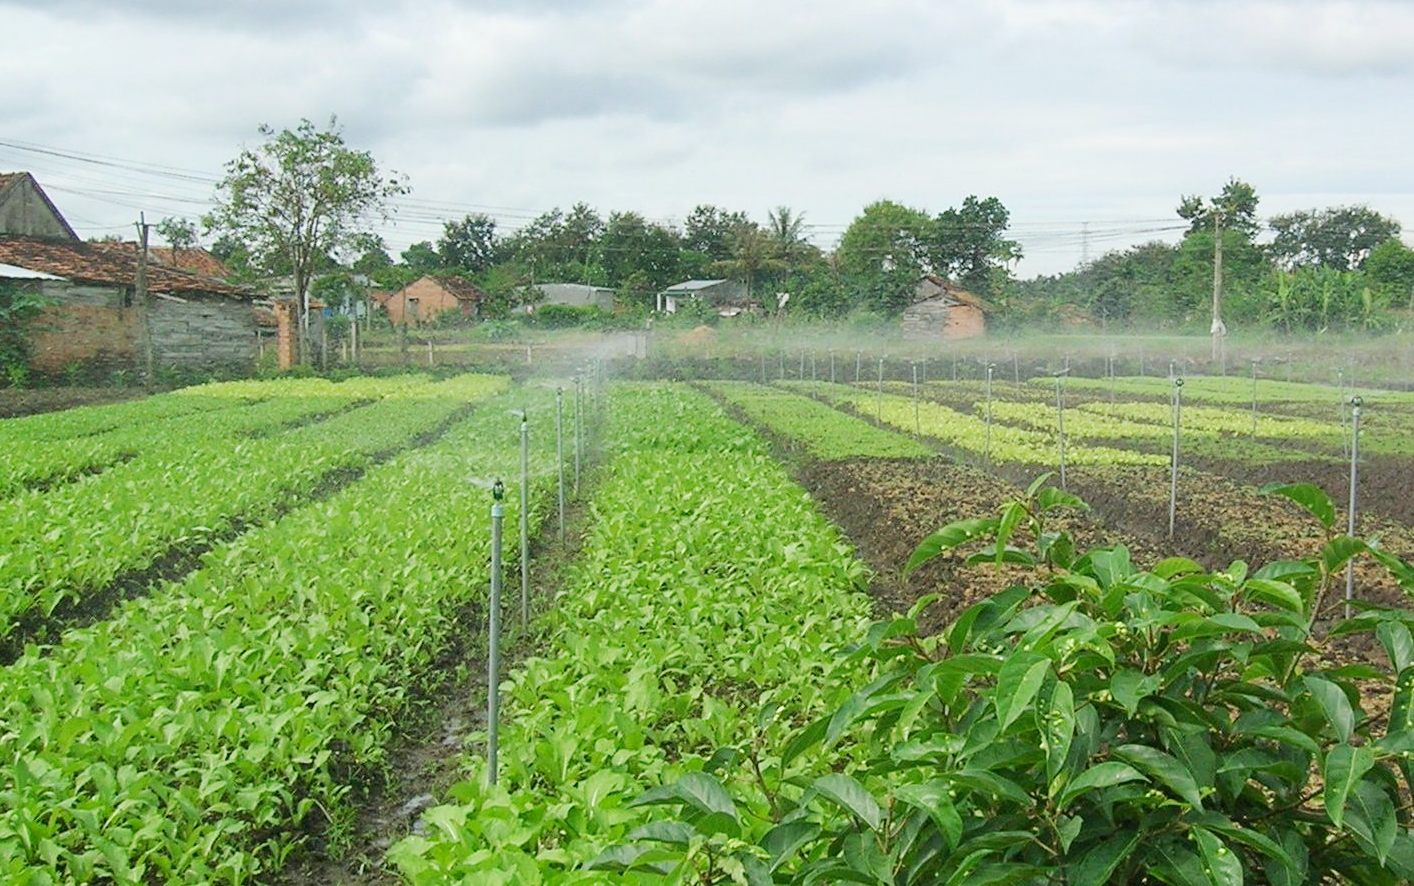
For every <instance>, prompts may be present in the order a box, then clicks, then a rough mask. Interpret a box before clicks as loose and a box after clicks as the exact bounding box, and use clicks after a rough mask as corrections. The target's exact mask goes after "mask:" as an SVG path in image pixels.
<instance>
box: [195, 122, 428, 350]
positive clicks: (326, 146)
mask: <svg viewBox="0 0 1414 886" xmlns="http://www.w3.org/2000/svg"><path fill="white" fill-rule="evenodd" d="M259 131H260V134H261V135H262V136H263V137H264V138H265V142H264V143H263V144H261V145H260V146H258V147H256V148H253V149H246V150H243V151H241V152H240V154H239V155H237V157H236V158H235V159H234V160H232V161H230V162H229V163H227V164H226V175H225V177H224V178H223V179H222V180H221V181H220V183H219V184H218V185H217V186H216V208H215V209H214V210H212V211H211V213H210V214H208V215H207V216H206V218H205V225H206V227H207V229H208V230H213V231H219V232H221V233H226V234H230V235H233V236H234V237H236V238H237V239H239V240H240V241H241V242H243V243H245V244H246V245H247V246H248V247H249V248H250V250H251V253H252V254H253V255H254V256H255V257H256V259H257V260H258V261H261V262H262V263H263V264H270V263H271V260H272V259H273V258H275V257H276V256H279V257H282V258H283V259H284V260H285V261H287V262H288V264H289V268H290V274H291V276H292V277H293V278H294V290H295V298H296V300H297V301H298V304H299V311H300V328H301V330H302V332H304V333H307V332H308V329H309V285H310V282H311V280H312V279H313V276H314V274H315V273H316V272H317V270H318V268H319V266H320V263H321V262H323V261H327V260H328V257H329V256H330V255H331V254H334V253H337V252H339V251H341V250H346V249H349V248H350V247H352V246H354V245H355V244H356V242H357V238H358V236H359V235H360V234H362V233H364V232H365V231H364V225H366V224H367V223H368V221H369V220H370V218H372V217H374V216H381V217H383V218H384V219H386V218H387V217H388V214H389V212H390V204H389V201H391V200H392V198H394V197H397V196H399V195H401V194H406V193H407V192H408V187H407V184H406V182H405V180H404V179H403V178H401V177H400V176H398V175H397V174H396V173H393V174H390V175H387V176H384V175H383V174H382V172H381V171H380V170H379V168H378V164H377V163H376V162H375V161H374V159H373V155H372V154H370V153H368V152H367V151H358V150H354V149H352V148H350V147H348V146H347V145H346V144H345V143H344V137H343V133H342V132H341V130H340V129H339V126H338V120H337V119H336V118H334V117H330V118H329V124H328V127H327V128H325V129H318V128H316V127H315V125H314V124H313V123H311V122H310V121H309V120H301V121H300V123H299V125H298V126H296V127H295V128H294V129H283V130H280V131H279V132H276V131H275V130H274V129H273V128H272V127H270V126H268V125H261V127H260V130H259ZM305 350H306V352H307V350H308V349H307V348H306V349H305Z"/></svg>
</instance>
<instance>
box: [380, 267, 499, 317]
mask: <svg viewBox="0 0 1414 886" xmlns="http://www.w3.org/2000/svg"><path fill="white" fill-rule="evenodd" d="M485 301H486V293H484V292H482V291H481V290H480V289H479V288H477V286H476V284H474V283H472V282H471V281H470V280H467V279H466V278H465V277H431V276H427V277H423V278H421V279H419V280H414V281H413V282H411V283H409V284H408V285H406V286H404V287H403V288H402V289H399V290H398V291H397V292H396V293H394V294H393V297H392V298H390V299H388V301H387V302H386V303H384V305H383V307H384V308H385V309H386V310H387V311H388V319H390V320H392V321H393V325H395V326H401V325H403V324H407V325H409V326H416V325H418V324H419V323H426V322H428V321H429V320H431V319H432V318H434V317H436V316H438V315H439V314H444V313H446V312H448V311H458V312H460V314H461V315H462V316H463V317H480V316H481V305H482V303H483V302H485Z"/></svg>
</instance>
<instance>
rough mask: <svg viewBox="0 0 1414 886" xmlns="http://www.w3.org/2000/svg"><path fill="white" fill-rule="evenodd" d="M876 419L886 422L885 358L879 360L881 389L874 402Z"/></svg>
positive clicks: (879, 388) (878, 390)
mask: <svg viewBox="0 0 1414 886" xmlns="http://www.w3.org/2000/svg"><path fill="white" fill-rule="evenodd" d="M874 417H875V418H877V419H878V420H879V421H883V420H884V358H883V357H880V358H879V387H878V389H877V396H876V399H875V401H874Z"/></svg>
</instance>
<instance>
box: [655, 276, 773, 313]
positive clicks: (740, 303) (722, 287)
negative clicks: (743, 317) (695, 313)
mask: <svg viewBox="0 0 1414 886" xmlns="http://www.w3.org/2000/svg"><path fill="white" fill-rule="evenodd" d="M693 299H696V300H699V301H701V302H703V303H705V304H706V305H708V306H709V307H710V308H712V309H713V310H714V311H716V312H717V313H718V314H720V315H721V316H723V317H735V316H737V315H738V314H743V313H749V312H753V311H759V310H760V309H761V304H760V303H759V302H756V301H754V300H752V299H751V297H750V296H749V295H747V290H746V284H745V283H743V282H741V281H740V280H686V281H684V282H682V283H679V284H677V285H676V286H669V287H668V288H667V289H664V290H663V291H662V292H660V293H658V305H657V307H658V310H659V312H661V313H664V314H676V313H677V311H678V309H679V308H681V307H682V306H683V305H685V304H687V303H688V302H689V301H691V300H693Z"/></svg>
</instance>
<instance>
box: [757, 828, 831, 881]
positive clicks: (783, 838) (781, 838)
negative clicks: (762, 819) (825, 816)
mask: <svg viewBox="0 0 1414 886" xmlns="http://www.w3.org/2000/svg"><path fill="white" fill-rule="evenodd" d="M819 835H820V826H819V825H818V824H815V823H814V822H813V821H786V822H782V823H780V824H778V825H776V826H775V827H773V828H771V829H770V830H769V831H767V832H766V835H765V836H764V837H762V838H761V848H762V849H765V850H766V852H767V853H768V854H769V855H770V856H771V870H772V871H774V870H775V869H776V868H778V867H780V866H781V865H782V864H784V863H785V862H787V861H789V860H790V857H791V856H792V855H794V854H795V853H796V852H799V851H800V847H802V846H804V845H805V844H806V843H809V842H810V841H811V840H813V839H815V838H816V837H818V836H819Z"/></svg>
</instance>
